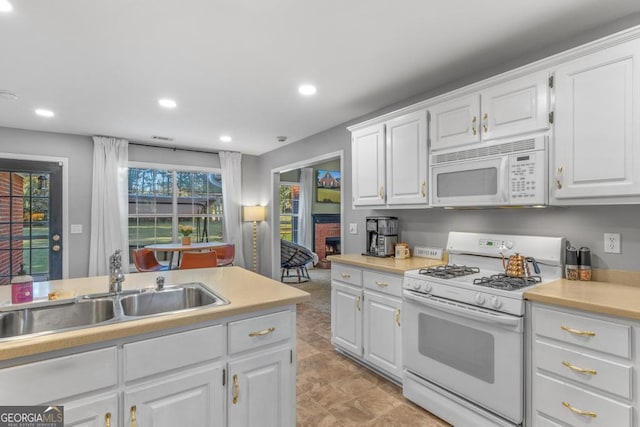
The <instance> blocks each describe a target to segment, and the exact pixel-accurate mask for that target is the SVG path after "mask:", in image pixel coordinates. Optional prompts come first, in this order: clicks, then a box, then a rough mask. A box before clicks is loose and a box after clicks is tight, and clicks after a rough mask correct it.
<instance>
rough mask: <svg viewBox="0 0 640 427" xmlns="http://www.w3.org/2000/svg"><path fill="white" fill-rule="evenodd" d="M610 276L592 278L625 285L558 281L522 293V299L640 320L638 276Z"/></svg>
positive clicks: (605, 274) (639, 278)
mask: <svg viewBox="0 0 640 427" xmlns="http://www.w3.org/2000/svg"><path fill="white" fill-rule="evenodd" d="M614 273H615V272H606V271H602V272H601V273H600V274H599V275H600V276H601V277H596V278H599V279H600V280H602V279H609V278H613V279H614V280H615V279H616V278H621V281H623V282H626V283H614V282H611V281H597V280H594V281H577V280H566V279H561V280H556V281H554V282H551V283H547V284H544V285H540V286H537V287H535V288H534V289H532V290H530V291H527V292H525V294H524V297H525V298H526V299H528V300H530V301H536V302H543V303H547V304H553V305H558V306H562V307H568V308H575V309H579V310H586V311H591V312H595V313H601V314H608V315H612V316H620V317H626V318H629V319H640V286H639V285H640V273H635V274H634V273H631V274H626V275H625V276H627V278H628V279H630V280H623V279H624V277H623V276H622V275H616V274H614ZM596 276H598V274H596ZM634 277H635V279H634Z"/></svg>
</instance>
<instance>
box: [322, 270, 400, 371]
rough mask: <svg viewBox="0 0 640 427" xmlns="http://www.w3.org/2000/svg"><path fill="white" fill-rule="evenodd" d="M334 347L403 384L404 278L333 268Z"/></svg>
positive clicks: (332, 309) (332, 329)
mask: <svg viewBox="0 0 640 427" xmlns="http://www.w3.org/2000/svg"><path fill="white" fill-rule="evenodd" d="M331 278H332V280H331V337H332V342H333V344H334V345H335V346H336V347H337V348H339V349H340V350H342V351H346V352H347V353H349V354H351V355H352V356H354V357H355V359H356V360H358V361H361V362H362V363H363V364H365V365H366V366H367V367H369V368H373V369H374V370H376V371H378V372H380V373H382V374H384V375H386V376H387V377H389V378H391V379H393V380H395V381H396V382H398V383H401V382H402V341H401V339H402V329H401V318H402V300H401V295H402V276H400V275H396V274H386V273H379V272H377V271H373V270H368V269H362V268H356V267H352V266H344V265H341V264H338V263H336V262H335V261H334V262H333V265H332V267H331Z"/></svg>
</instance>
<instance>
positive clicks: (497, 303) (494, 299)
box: [491, 296, 502, 308]
mask: <svg viewBox="0 0 640 427" xmlns="http://www.w3.org/2000/svg"><path fill="white" fill-rule="evenodd" d="M491 305H492V306H493V307H494V308H500V307H501V306H502V301H500V299H499V298H498V297H495V296H494V297H491Z"/></svg>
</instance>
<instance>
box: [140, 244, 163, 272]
mask: <svg viewBox="0 0 640 427" xmlns="http://www.w3.org/2000/svg"><path fill="white" fill-rule="evenodd" d="M133 263H134V264H135V265H136V269H137V270H138V271H165V270H168V269H169V266H167V265H162V264H160V263H159V262H158V260H157V259H156V255H155V254H154V253H153V251H152V250H151V249H145V248H141V249H136V250H135V251H133Z"/></svg>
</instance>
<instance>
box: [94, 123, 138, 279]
mask: <svg viewBox="0 0 640 427" xmlns="http://www.w3.org/2000/svg"><path fill="white" fill-rule="evenodd" d="M128 157H129V141H127V140H124V139H116V138H107V137H103V136H94V137H93V191H92V194H91V243H90V246H89V276H102V275H105V274H109V256H111V255H112V254H113V253H114V252H115V251H116V250H117V249H120V250H121V251H122V271H123V272H125V273H127V272H128V271H129V232H128V210H129V202H128V186H127V160H128Z"/></svg>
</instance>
